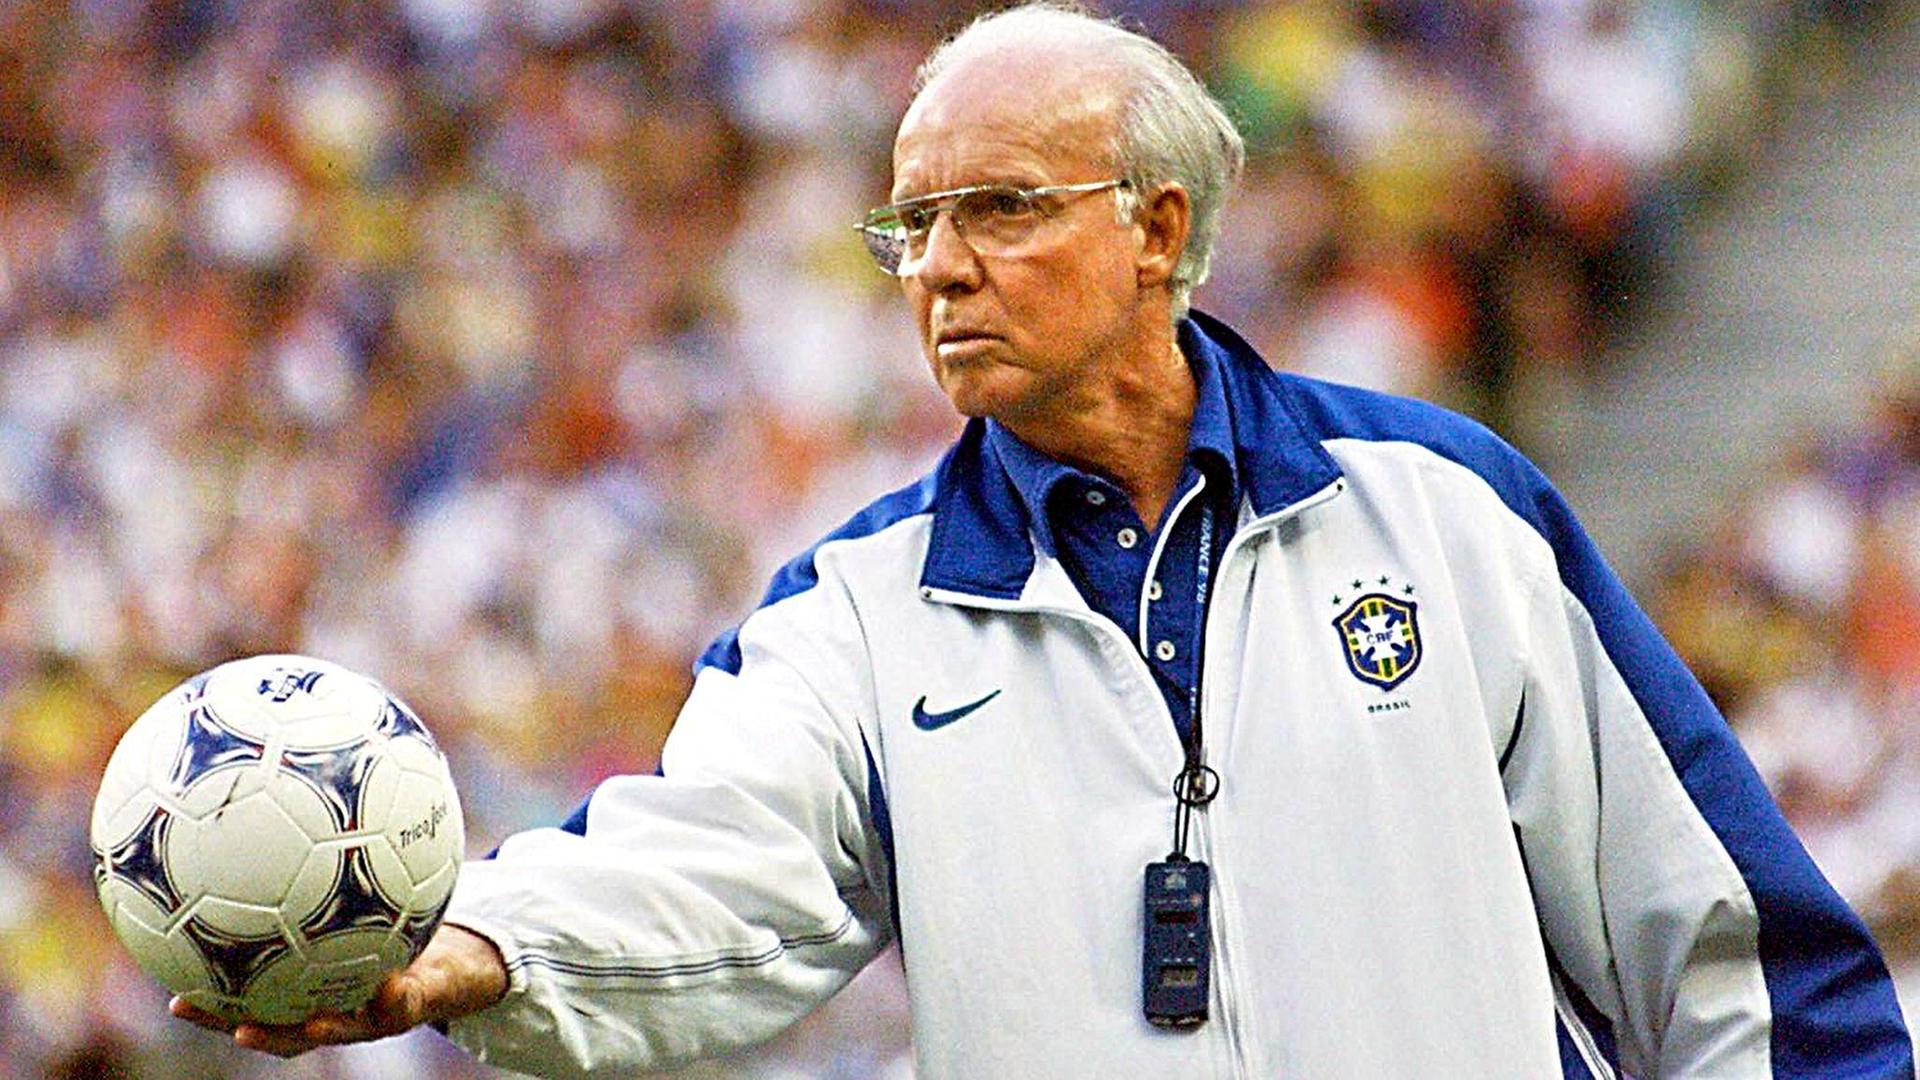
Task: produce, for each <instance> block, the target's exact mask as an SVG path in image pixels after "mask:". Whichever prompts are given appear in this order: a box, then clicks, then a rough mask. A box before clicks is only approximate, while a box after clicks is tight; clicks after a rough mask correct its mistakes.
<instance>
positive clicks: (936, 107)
mask: <svg viewBox="0 0 1920 1080" xmlns="http://www.w3.org/2000/svg"><path fill="white" fill-rule="evenodd" d="M1120 96H1121V95H1120V80H1119V78H1118V76H1117V73H1116V72H1114V70H1113V68H1112V65H1111V64H1108V63H1105V62H1102V61H1101V60H1100V59H1099V58H1098V57H1097V56H1092V55H1089V54H1088V52H1087V51H1086V50H1085V49H1082V48H1060V47H1053V48H1047V47H1034V48H1003V49H996V50H993V51H985V50H981V51H975V52H970V53H968V54H966V55H963V56H959V57H955V58H954V59H953V61H952V62H951V63H950V64H949V65H948V66H947V67H946V68H945V69H944V70H942V71H941V73H940V74H939V75H938V76H936V77H935V78H934V80H933V81H932V82H930V83H929V84H928V85H927V87H926V88H925V89H924V90H922V91H921V93H920V95H919V96H918V97H916V98H915V99H914V101H913V103H912V104H911V105H910V106H909V107H908V109H907V114H906V116H905V117H903V118H902V119H901V121H900V130H899V132H898V134H897V135H896V137H895V140H894V168H895V169H896V170H899V169H902V168H904V167H909V166H910V165H911V164H913V163H914V162H916V161H919V160H921V159H925V158H929V157H939V156H943V155H944V154H947V153H951V152H954V151H960V150H964V149H966V148H968V147H969V146H971V145H975V144H978V145H983V146H984V145H994V144H999V145H1003V146H1019V145H1022V144H1025V145H1029V146H1031V147H1033V148H1035V149H1036V150H1041V149H1044V150H1049V151H1052V152H1053V153H1057V154H1059V155H1061V156H1068V155H1071V156H1075V157H1078V156H1083V155H1085V154H1087V153H1090V152H1097V151H1098V150H1101V149H1104V147H1105V145H1106V144H1107V142H1108V140H1109V139H1110V138H1111V136H1112V133H1113V127H1114V125H1115V124H1116V123H1117V122H1118V112H1119V104H1120Z"/></svg>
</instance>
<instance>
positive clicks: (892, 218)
mask: <svg viewBox="0 0 1920 1080" xmlns="http://www.w3.org/2000/svg"><path fill="white" fill-rule="evenodd" d="M1126 186H1127V181H1125V180H1091V181H1088V182H1086V183H1084V184H1053V185H1050V186H1047V187H1031V188H1026V187H1016V186H1014V185H1012V184H976V185H974V186H972V187H963V188H955V189H953V190H952V191H936V192H934V193H932V194H931V195H921V196H918V197H917V198H912V199H905V200H903V201H901V202H897V203H890V204H888V205H886V206H877V207H875V208H873V209H872V210H869V211H867V217H866V220H864V221H862V222H861V223H860V224H858V225H856V226H854V228H856V229H858V230H860V238H861V239H862V240H865V241H866V244H867V253H868V254H870V255H872V256H873V261H874V263H875V264H877V265H878V266H879V267H880V269H882V270H884V271H886V272H887V273H889V274H892V275H894V276H895V277H906V276H907V275H909V274H912V273H914V272H916V271H918V270H919V269H920V264H921V263H922V262H923V261H924V260H925V259H926V255H927V236H928V234H930V233H931V232H932V231H933V223H934V222H935V221H936V220H937V219H938V218H939V216H940V211H942V210H945V211H946V212H947V213H948V215H950V216H951V217H952V218H953V227H954V229H955V230H957V231H958V232H959V233H960V236H961V238H962V239H964V240H966V242H967V244H968V245H969V246H971V247H972V248H973V250H974V251H975V252H976V253H978V254H981V255H1006V254H1009V253H1011V252H1013V251H1014V250H1015V249H1017V248H1018V247H1019V246H1020V245H1021V244H1024V243H1026V242H1027V241H1028V240H1030V239H1032V237H1033V234H1034V232H1035V230H1037V229H1038V228H1039V227H1040V225H1041V223H1042V222H1044V221H1046V220H1047V219H1049V218H1051V217H1052V216H1053V215H1054V214H1055V213H1057V212H1058V207H1057V206H1056V205H1055V200H1057V199H1058V198H1059V197H1060V196H1062V195H1080V194H1087V193H1091V192H1095V191H1106V190H1108V189H1110V188H1124V187H1126Z"/></svg>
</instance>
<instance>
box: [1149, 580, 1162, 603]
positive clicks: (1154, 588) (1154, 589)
mask: <svg viewBox="0 0 1920 1080" xmlns="http://www.w3.org/2000/svg"><path fill="white" fill-rule="evenodd" d="M1158 599H1160V583H1159V582H1157V581H1149V582H1147V602H1148V603H1152V602H1154V601H1155V600H1158Z"/></svg>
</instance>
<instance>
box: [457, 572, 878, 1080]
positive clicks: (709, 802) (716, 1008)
mask: <svg viewBox="0 0 1920 1080" xmlns="http://www.w3.org/2000/svg"><path fill="white" fill-rule="evenodd" d="M864 654H865V650H864V646H863V643H862V641H861V636H860V632H859V626H858V622H857V619H856V617H855V615H854V612H853V610H852V607H851V604H850V603H849V602H848V600H847V598H846V597H845V595H844V593H842V592H840V591H838V590H836V589H834V588H832V587H831V586H828V585H824V584H823V585H820V586H818V587H815V588H812V589H809V590H807V591H806V592H803V593H800V594H798V595H795V596H791V597H787V598H785V599H782V600H780V601H779V602H777V603H773V604H770V605H769V606H766V607H763V608H761V609H760V610H759V611H757V612H755V613H754V614H753V615H752V616H750V617H749V618H748V620H747V621H746V623H744V624H743V625H742V627H741V628H740V631H739V636H738V638H737V640H735V639H732V638H731V637H729V638H723V639H722V642H721V643H720V644H719V645H717V646H716V647H715V648H714V649H713V650H710V651H709V653H708V656H707V658H706V659H705V660H703V666H702V668H701V670H700V672H699V674H698V675H697V676H696V679H695V683H694V687H693V690H692V693H691V694H690V695H689V697H688V700H687V702H686V704H685V706H684V707H683V709H682V711H681V714H680V717H679V719H678V721H677V722H676V724H675V727H674V730H673V732H672V734H671V735H670V736H669V738H668V740H667V744H666V747H665V750H664V753H663V755H662V768H661V775H658V776H650V777H639V776H623V777H617V778H614V779H611V780H608V781H607V782H605V783H603V784H602V785H601V786H600V787H599V788H597V789H596V790H595V791H594V792H593V793H592V794H591V796H590V797H589V799H588V801H587V802H586V804H584V806H583V807H582V811H581V812H580V813H576V814H575V816H574V818H573V819H572V820H570V821H569V822H568V823H567V824H566V825H565V826H562V827H559V828H545V829H535V830H533V831H530V832H525V833H520V834H518V835H515V836H513V837H511V838H509V839H508V840H507V841H506V842H505V843H504V844H502V845H501V847H500V849H499V851H498V852H497V854H496V856H495V857H494V858H492V859H489V860H485V861H480V862H474V863H469V864H467V865H466V866H465V867H464V868H463V871H462V875H461V878H460V881H459V883H458V885H457V886H456V887H455V890H454V895H453V900H452V903H451V905H450V907H449V910H448V913H447V917H446V918H447V921H448V922H451V923H456V924H459V925H462V926H465V927H468V928H470V929H473V930H475V931H477V932H479V933H481V934H483V935H485V936H486V937H488V938H490V939H492V940H493V941H494V942H495V943H496V944H497V945H498V946H499V947H500V950H501V953H502V955H503V956H504V957H505V958H506V961H507V967H508V972H509V990H508V993H507V997H506V999H505V1000H503V1001H502V1002H500V1003H499V1004H497V1005H495V1006H494V1007H492V1008H490V1009H488V1010H486V1011H484V1012H482V1013H479V1014H476V1015H474V1016H471V1017H468V1018H466V1019H463V1020H460V1021H456V1022H454V1023H453V1024H452V1025H450V1027H449V1032H448V1033H449V1035H450V1036H451V1037H452V1038H453V1039H454V1041H455V1042H457V1043H459V1044H460V1045H461V1046H463V1047H465V1048H466V1049H468V1050H469V1051H471V1052H473V1053H474V1054H475V1055H476V1056H478V1057H480V1058H481V1059H483V1060H485V1061H488V1062H492V1063H495V1064H498V1065H502V1066H505V1067H507V1068H511V1069H516V1070H522V1071H528V1072H535V1073H538V1074H540V1075H543V1076H573V1075H586V1074H598V1075H604V1074H609V1073H611V1074H617V1075H631V1074H632V1073H633V1071H634V1070H635V1069H638V1068H650V1067H658V1066H661V1065H667V1064H673V1063H678V1062H682V1061H685V1060H689V1059H692V1058H696V1057H703V1056H707V1055H711V1054H716V1053H721V1052H725V1051H727V1050H731V1049H734V1048H737V1047H740V1046H744V1045H749V1044H752V1043H755V1042H759V1041H762V1040H764V1039H766V1038H768V1037H770V1036H772V1035H773V1034H775V1033H777V1032H778V1031H780V1030H781V1029H782V1028H784V1027H786V1026H787V1025H788V1024H790V1023H792V1022H793V1021H795V1020H797V1019H799V1018H800V1017H801V1016H803V1015H805V1014H806V1013H807V1012H808V1011H809V1010H810V1009H812V1008H813V1007H814V1006H816V1005H817V1004H819V1003H820V1002H822V1001H824V1000H825V999H826V998H827V997H829V996H831V995H832V994H833V993H834V992H836V991H837V990H839V989H840V987H841V986H843V985H845V983H846V982H847V981H848V980H849V979H850V978H852V976H853V975H854V974H855V973H857V972H858V971H859V970H860V968H861V967H862V966H864V965H865V964H866V963H867V961H868V960H870V959H871V958H872V957H873V956H874V954H875V953H876V952H878V951H879V950H880V949H881V948H882V947H883V946H884V945H885V944H886V941H887V939H888V938H889V936H890V933H891V930H890V922H889V919H888V898H887V896H886V888H887V875H886V868H885V855H884V853H883V850H882V848H881V842H880V839H879V837H878V835H877V834H876V832H875V829H874V826H873V822H872V818H871V814H870V812H869V807H868V799H867V795H868V790H867V784H868V777H869V768H870V767H869V765H868V763H867V759H866V752H865V748H864V744H863V741H862V738H861V735H860V729H859V727H858V721H857V718H858V716H859V715H860V714H861V712H862V710H863V709H866V708H868V707H869V706H868V705H867V703H868V702H870V701H871V694H872V692H871V680H870V676H869V675H868V673H867V672H866V669H865V667H864V666H863V663H862V658H863V657H864Z"/></svg>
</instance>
